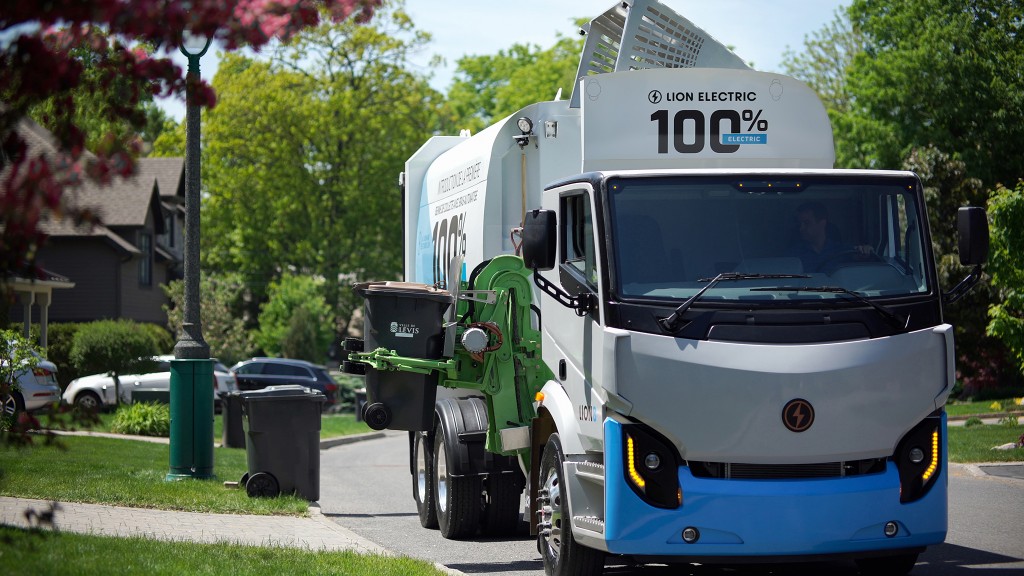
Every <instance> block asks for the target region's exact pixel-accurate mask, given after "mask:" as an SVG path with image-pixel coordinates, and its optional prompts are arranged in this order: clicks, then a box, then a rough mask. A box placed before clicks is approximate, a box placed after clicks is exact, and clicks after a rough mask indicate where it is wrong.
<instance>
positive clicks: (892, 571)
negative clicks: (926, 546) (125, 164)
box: [857, 552, 917, 576]
mask: <svg viewBox="0 0 1024 576" xmlns="http://www.w3.org/2000/svg"><path fill="white" fill-rule="evenodd" d="M915 564H917V553H913V552H912V553H910V554H900V555H898V556H882V557H879V558H861V559H859V560H857V570H858V571H860V573H861V574H871V575H872V576H876V575H877V576H903V575H904V574H907V573H909V572H910V571H911V570H913V569H914V565H915Z"/></svg>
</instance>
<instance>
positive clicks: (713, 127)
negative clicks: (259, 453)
mask: <svg viewBox="0 0 1024 576" xmlns="http://www.w3.org/2000/svg"><path fill="white" fill-rule="evenodd" d="M586 30H587V31H589V33H590V35H591V37H593V36H595V35H597V36H598V38H597V41H594V42H591V41H589V40H588V44H587V48H586V49H585V53H584V58H583V62H582V63H581V66H580V79H579V84H578V86H577V89H576V90H575V92H574V94H573V96H572V98H571V99H570V100H568V101H553V102H542V103H537V104H533V105H531V106H527V107H526V108H524V109H522V110H520V111H519V112H517V113H516V114H513V115H511V116H509V117H507V118H504V119H502V120H500V121H498V122H497V123H495V124H494V125H492V126H491V127H489V128H487V129H485V130H484V131H482V132H480V133H479V134H476V135H473V136H468V135H464V136H460V137H451V136H438V137H434V138H432V139H430V140H428V141H427V142H426V143H425V144H424V145H423V146H422V147H421V148H420V149H419V150H418V151H417V152H416V153H415V154H414V155H413V156H412V157H411V158H410V159H409V160H408V162H407V163H406V167H405V172H404V180H403V183H404V190H405V204H404V219H405V245H404V262H405V280H406V281H407V282H413V283H420V284H425V285H436V286H442V287H446V286H447V287H450V286H454V285H457V281H458V280H461V281H463V282H465V281H466V280H467V279H468V278H469V277H470V276H471V273H472V272H473V271H474V269H476V268H477V267H478V266H480V265H481V264H483V263H487V262H488V261H489V260H490V259H492V258H494V257H496V256H499V255H516V254H518V247H519V246H518V243H519V239H518V237H517V236H516V235H515V234H514V233H513V230H521V229H522V227H523V226H524V223H525V221H526V220H527V219H528V218H527V215H528V213H530V214H534V215H536V214H538V212H534V211H538V210H540V211H547V212H549V213H551V214H556V215H557V225H558V234H557V236H558V238H557V245H558V252H557V264H556V265H555V266H554V268H552V269H550V270H546V269H539V270H535V271H534V274H535V275H539V278H538V281H540V280H546V282H547V284H548V285H549V286H559V287H560V288H555V289H551V288H547V289H542V288H541V287H539V285H538V286H535V287H534V288H533V302H535V303H537V309H538V311H539V314H538V318H537V323H538V325H539V328H540V331H541V334H542V339H543V341H542V344H541V346H540V349H541V350H540V355H541V358H542V359H543V362H544V364H545V365H546V366H547V367H548V368H549V369H550V371H551V373H552V374H555V377H554V378H552V379H551V380H550V381H548V382H547V383H546V384H545V385H544V386H543V389H542V391H541V392H542V393H541V394H539V395H538V399H537V402H536V403H535V405H534V408H535V409H536V411H537V414H538V420H541V421H544V422H545V423H546V424H543V425H537V424H536V423H535V425H534V427H533V429H532V434H533V438H532V442H533V449H534V458H533V461H532V462H531V461H528V459H526V458H521V459H520V465H521V467H522V471H523V472H524V474H525V475H526V477H527V478H528V479H529V481H530V482H532V483H530V484H528V486H529V487H530V488H529V490H528V491H527V494H528V496H529V497H530V499H531V501H530V507H531V508H530V510H531V512H535V511H538V509H539V507H541V506H542V505H546V499H549V497H550V496H551V486H550V485H546V486H539V485H538V483H540V484H543V483H544V478H540V479H538V478H537V475H538V470H537V468H536V466H537V463H538V458H537V454H536V453H537V452H538V451H539V449H540V448H543V447H544V443H545V442H546V441H547V436H545V437H544V438H538V435H539V434H540V433H541V431H545V432H544V433H545V434H548V433H550V432H552V431H553V432H555V433H557V436H558V439H559V441H560V450H561V452H563V453H564V455H563V456H564V462H563V463H562V464H561V466H562V469H561V472H560V474H561V476H560V477H561V478H562V479H564V483H563V484H562V487H561V489H562V491H563V492H564V495H565V498H566V500H567V501H568V507H567V508H566V509H563V512H565V511H569V512H571V516H570V518H568V519H564V520H563V521H566V522H569V523H570V525H571V533H572V537H571V538H568V537H566V536H565V533H566V527H563V529H562V532H561V534H562V538H567V539H568V540H571V541H572V542H578V543H580V544H582V545H583V546H585V547H586V548H588V549H592V550H600V551H603V552H610V553H615V554H624V555H632V556H635V557H637V558H639V559H645V558H657V559H659V560H665V559H666V558H668V559H673V558H677V559H679V558H681V559H687V558H689V559H691V560H692V559H693V558H720V557H726V558H730V557H731V558H735V557H737V556H747V557H750V556H755V557H767V556H776V557H777V556H783V557H802V556H807V555H815V554H818V555H830V554H836V555H844V554H845V555H847V556H851V557H857V558H861V557H862V556H863V557H868V556H872V555H883V556H884V555H894V556H895V557H896V558H897V559H898V561H899V562H901V563H902V564H906V563H907V562H909V566H913V559H915V558H916V555H917V552H919V551H920V550H921V549H923V547H924V546H927V545H930V544H935V543H938V542H941V541H942V540H943V538H944V537H945V532H946V493H945V483H946V482H945V478H944V476H945V465H944V462H945V415H944V412H943V410H942V408H943V406H944V404H945V401H946V399H947V397H948V395H949V392H950V390H951V387H952V385H953V381H954V353H953V337H952V328H951V327H950V326H949V325H948V324H945V323H944V322H943V321H942V311H941V302H940V300H941V296H942V294H941V292H940V291H939V289H938V287H937V284H936V274H935V270H934V262H933V258H932V255H931V254H930V253H929V251H928V250H927V247H928V246H930V238H929V232H928V224H927V219H926V216H925V213H924V206H923V194H922V191H921V186H920V183H919V182H918V181H917V177H916V176H915V175H914V174H912V173H909V172H888V171H858V170H834V169H833V163H834V158H835V157H834V148H833V142H832V130H831V126H830V123H829V120H828V116H827V114H826V111H825V109H824V107H823V106H822V105H821V103H820V101H819V99H818V98H817V96H816V95H815V94H814V92H813V91H812V90H811V89H809V88H808V87H807V86H806V85H804V84H803V83H801V82H799V81H797V80H795V79H793V78H790V77H786V76H782V75H778V74H770V73H763V72H756V71H753V70H749V69H747V68H746V66H745V65H744V64H743V63H742V61H740V60H739V59H738V58H736V57H735V55H733V54H731V53H730V52H729V51H728V50H725V49H724V47H722V46H721V45H720V44H719V43H717V42H716V41H714V39H712V38H710V37H709V36H707V34H706V33H704V32H703V31H701V30H700V29H699V28H697V27H695V26H693V25H692V24H691V23H689V22H688V21H686V20H685V19H683V18H681V17H679V16H678V15H676V14H674V13H673V12H672V11H671V10H669V9H667V8H665V7H664V6H662V5H661V4H659V3H657V2H655V1H653V0H636V1H634V2H627V3H622V4H620V5H617V6H615V7H613V8H612V9H610V10H609V11H608V12H606V13H605V14H603V15H602V16H601V17H599V18H597V19H595V20H594V21H592V22H591V23H590V24H589V25H588V26H587V27H586ZM618 34H621V40H620V41H618V42H614V41H612V40H613V39H614V38H615V37H616V35H618ZM652 38H653V39H654V40H652ZM655 40H656V41H655ZM613 61H614V62H615V64H614V67H613V66H612V65H611V64H610V62H613ZM693 66H707V67H704V68H700V67H697V68H695V67H693ZM820 204H825V205H827V208H828V209H829V215H828V224H829V226H830V228H829V231H830V234H832V233H835V234H836V236H837V237H839V236H841V237H843V238H844V239H848V240H846V241H845V242H846V243H844V244H843V246H844V247H846V246H847V244H849V249H844V250H837V251H838V252H840V253H841V255H843V256H844V257H845V260H844V261H842V262H838V263H837V262H832V261H831V260H832V259H833V257H834V255H828V254H827V253H826V252H827V250H826V251H825V252H823V253H821V254H818V253H817V252H820V251H819V250H817V249H816V250H815V253H814V254H808V253H806V248H802V249H803V250H804V252H787V251H791V250H794V249H795V248H794V247H795V246H796V245H797V244H799V241H803V242H805V243H806V242H807V241H808V240H807V238H806V237H805V235H804V230H803V226H804V225H805V223H804V222H803V220H801V223H800V226H801V229H800V231H799V236H798V235H797V231H796V230H791V229H788V228H787V229H786V231H785V232H783V231H782V230H783V225H785V226H788V225H789V224H790V223H792V221H793V218H794V214H797V213H798V214H800V216H801V218H802V219H803V218H804V217H805V216H806V217H807V218H806V219H808V222H810V223H809V224H807V225H808V226H810V225H811V224H813V225H815V226H817V225H818V224H819V223H820V222H822V221H823V220H824V218H825V216H820V217H819V215H818V212H817V211H816V210H818V209H819V208H818V207H817V205H820ZM821 210H824V208H821ZM812 213H813V216H814V217H813V218H812V217H811V216H812ZM812 221H813V222H812ZM780 223H782V224H783V225H780ZM822 226H824V225H822ZM776 227H778V228H776ZM854 239H856V241H857V242H860V243H861V245H858V246H853V241H854ZM830 241H831V242H833V243H835V245H834V246H832V248H833V249H835V248H837V247H838V245H839V242H838V241H837V240H830ZM853 248H856V250H854V249H853ZM850 254H852V256H850ZM453 262H454V263H455V265H456V266H457V265H458V264H459V263H461V264H462V266H461V269H458V268H453ZM453 269H455V270H459V271H458V275H459V278H448V277H447V276H448V272H447V271H448V270H453ZM552 290H564V293H563V294H564V296H565V297H564V298H563V297H561V296H559V297H557V298H556V297H553V296H554V294H553V292H552ZM580 294H582V295H583V296H588V297H590V300H578V301H577V300H573V304H572V305H567V304H566V302H567V301H568V300H572V298H574V297H576V296H577V295H580ZM581 302H582V303H581ZM588 302H589V303H588ZM673 310H674V311H675V312H674V313H673ZM540 318H542V319H543V320H542V321H540ZM481 406H482V404H481ZM445 425H447V424H445ZM546 426H549V427H546ZM519 430H525V428H520V429H519ZM638 434H639V436H637V435H638ZM445 435H446V436H447V435H448V433H447V432H445ZM513 436H514V437H515V438H521V435H520V434H518V432H517V433H516V434H515V435H510V436H509V438H512V437H513ZM634 436H637V438H640V440H637V442H638V443H639V446H640V447H639V448H637V449H638V450H648V448H650V446H655V448H653V449H651V451H650V453H648V454H647V458H648V459H647V460H643V456H642V455H641V456H637V457H636V458H638V459H634V455H633V450H634V447H633V442H634ZM429 438H430V435H429V434H428V435H424V436H422V437H420V439H419V440H417V441H416V442H417V444H416V447H414V451H415V450H418V449H419V448H418V446H419V444H418V443H419V442H426V441H428V440H429ZM643 438H649V439H650V438H653V440H643ZM643 442H648V444H647V445H644V444H643ZM447 446H448V447H449V449H450V448H451V446H452V445H451V444H448V445H447ZM663 448H664V449H665V450H667V451H668V452H671V453H672V454H671V458H668V455H666V454H663V453H661V452H659V450H662V449H663ZM919 452H920V454H919ZM546 453H547V451H545V454H546ZM417 454H419V452H417ZM652 455H658V456H659V457H657V458H653V459H652ZM918 456H920V458H919V457H918ZM417 457H418V458H419V459H420V475H421V479H422V474H423V473H424V472H423V471H424V468H423V464H422V460H423V457H422V455H419V456H417ZM666 458H668V459H669V460H671V461H675V462H677V463H678V471H677V472H676V470H677V469H676V468H671V467H670V470H669V472H667V474H668V476H664V475H662V476H659V478H660V480H657V481H655V480H653V479H652V478H653V476H652V477H651V478H648V479H647V480H648V482H646V483H645V482H644V478H645V474H647V473H648V472H647V471H645V470H644V469H643V468H642V466H643V465H647V466H649V467H650V471H651V473H652V474H653V473H654V472H657V473H658V474H662V473H664V472H665V469H664V467H663V466H662V465H663V464H664V463H665V459H666ZM414 459H415V458H414ZM428 459H429V457H428ZM427 468H429V466H428V467H427ZM659 470H660V472H659ZM414 473H415V471H414ZM434 474H435V475H436V474H437V471H436V470H435V471H434ZM666 477H667V478H668V480H667V484H668V485H674V486H678V492H679V494H678V497H679V501H678V502H674V500H675V498H674V497H675V490H674V489H673V490H671V491H670V493H668V496H667V497H668V501H666V500H665V498H666V494H656V495H654V496H652V495H651V494H653V492H650V490H653V488H649V487H648V488H645V485H646V484H648V483H649V484H651V485H654V484H657V483H658V482H662V480H664V479H665V478H666ZM421 484H422V482H421ZM549 484H550V482H549ZM415 490H419V491H420V492H421V491H422V490H423V488H422V486H421V487H420V488H419V489H414V491H415ZM645 491H648V492H650V493H645ZM420 492H417V501H418V502H419V501H420V497H421V494H420ZM538 494H541V497H539V499H538V497H537V495H538ZM534 500H537V501H538V502H540V500H545V502H540V503H537V502H534ZM688 505H689V506H688ZM545 510H548V512H545V513H544V514H545V515H543V518H544V519H545V520H544V522H542V523H541V524H545V522H546V526H547V528H545V529H543V530H542V535H541V538H542V543H543V542H545V541H547V542H548V543H549V545H551V543H552V542H555V544H554V548H552V549H555V548H557V547H558V545H557V542H556V541H555V540H552V538H553V537H552V536H551V526H550V524H551V521H552V518H553V516H552V515H551V514H550V509H548V508H545ZM801 511H802V512H801ZM421 521H423V522H424V525H427V524H426V522H427V521H428V520H427V519H426V518H424V516H423V512H422V511H421ZM542 528H543V527H542ZM566 545H567V544H566V543H565V541H564V540H563V541H562V544H561V546H562V547H563V548H562V549H563V550H565V548H564V547H565V546H566ZM555 556H557V554H555ZM546 562H547V560H546ZM551 562H557V558H556V559H555V560H551ZM902 564H901V566H902ZM546 566H547V563H546ZM908 569H909V568H908Z"/></svg>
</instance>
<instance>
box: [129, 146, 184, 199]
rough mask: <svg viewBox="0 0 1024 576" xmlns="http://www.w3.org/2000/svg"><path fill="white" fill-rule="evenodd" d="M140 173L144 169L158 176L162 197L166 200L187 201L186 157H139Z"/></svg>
mask: <svg viewBox="0 0 1024 576" xmlns="http://www.w3.org/2000/svg"><path fill="white" fill-rule="evenodd" d="M138 165H139V173H140V174H142V173H143V172H144V171H145V173H147V174H152V175H153V177H154V178H156V185H157V188H159V191H160V198H161V199H162V200H164V201H165V202H166V201H174V200H176V199H178V200H180V201H181V202H184V201H185V159H184V158H181V157H176V158H139V160H138Z"/></svg>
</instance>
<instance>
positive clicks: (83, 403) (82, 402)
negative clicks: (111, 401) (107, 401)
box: [77, 394, 100, 410]
mask: <svg viewBox="0 0 1024 576" xmlns="http://www.w3.org/2000/svg"><path fill="white" fill-rule="evenodd" d="M77 403H78V407H79V408H82V409H84V410H95V409H97V408H99V405H100V403H99V401H98V400H96V397H95V396H93V395H92V394H83V395H81V396H79V397H78V401H77Z"/></svg>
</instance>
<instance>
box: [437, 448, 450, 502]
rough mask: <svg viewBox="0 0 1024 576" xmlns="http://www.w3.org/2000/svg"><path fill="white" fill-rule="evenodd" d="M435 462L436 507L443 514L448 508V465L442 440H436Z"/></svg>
mask: <svg viewBox="0 0 1024 576" xmlns="http://www.w3.org/2000/svg"><path fill="white" fill-rule="evenodd" d="M436 444H437V462H435V463H434V469H435V470H436V473H437V507H438V508H439V509H440V511H441V513H442V514H443V513H444V512H445V511H446V510H447V508H448V464H447V461H448V459H447V456H446V454H445V451H444V439H443V438H440V437H439V438H437V440H436Z"/></svg>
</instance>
